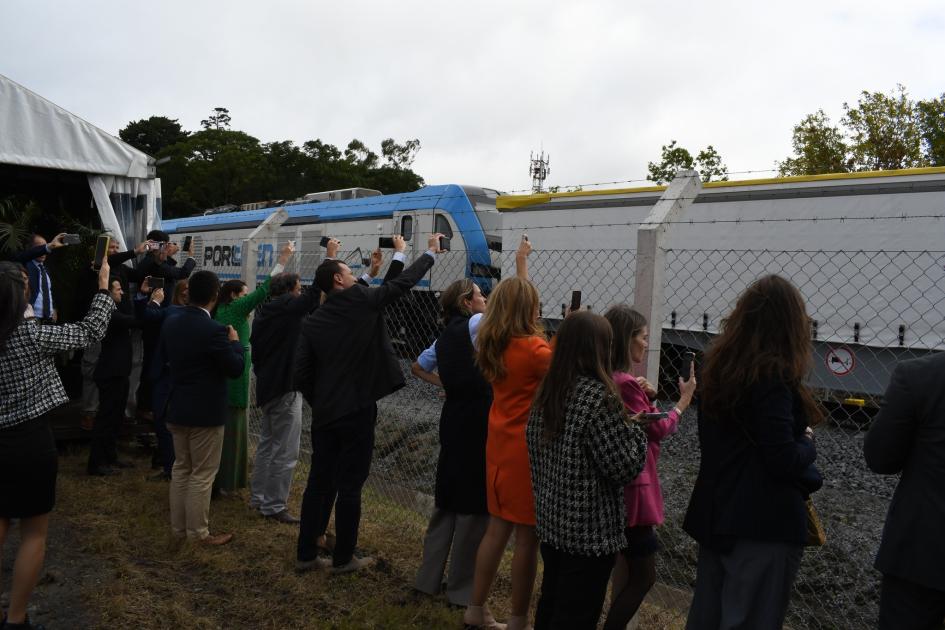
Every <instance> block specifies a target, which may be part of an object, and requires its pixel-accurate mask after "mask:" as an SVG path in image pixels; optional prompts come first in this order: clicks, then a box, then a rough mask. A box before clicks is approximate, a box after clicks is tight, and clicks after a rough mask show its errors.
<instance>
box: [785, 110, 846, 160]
mask: <svg viewBox="0 0 945 630" xmlns="http://www.w3.org/2000/svg"><path fill="white" fill-rule="evenodd" d="M791 145H792V146H793V147H794V156H793V157H789V158H787V159H785V160H784V161H783V162H779V163H778V172H779V174H780V175H781V177H785V176H788V175H817V174H819V173H843V172H846V171H848V170H850V164H849V161H848V159H847V152H848V148H847V145H846V142H845V141H844V138H843V132H841V131H840V129H838V128H837V127H835V126H832V125H831V124H830V119H829V118H828V117H827V114H825V113H824V110H822V109H818V110H817V112H816V113H814V114H808V115H807V116H805V117H804V119H803V120H801V122H799V123H798V124H796V125H794V134H793V136H792V138H791Z"/></svg>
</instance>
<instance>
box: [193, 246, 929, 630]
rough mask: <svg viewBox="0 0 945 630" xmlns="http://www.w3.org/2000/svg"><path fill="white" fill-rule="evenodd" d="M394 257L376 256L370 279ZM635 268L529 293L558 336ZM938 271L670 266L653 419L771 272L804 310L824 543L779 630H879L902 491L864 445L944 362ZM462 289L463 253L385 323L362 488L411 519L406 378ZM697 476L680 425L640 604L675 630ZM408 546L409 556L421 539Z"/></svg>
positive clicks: (925, 265) (411, 407)
mask: <svg viewBox="0 0 945 630" xmlns="http://www.w3.org/2000/svg"><path fill="white" fill-rule="evenodd" d="M302 245H303V247H302V251H301V253H300V254H299V255H297V256H296V257H295V258H294V259H293V260H292V261H291V262H290V264H289V266H288V270H289V271H293V272H297V273H299V274H300V275H301V277H302V280H303V282H304V283H310V282H311V281H312V277H313V276H314V270H315V268H316V266H317V264H318V263H319V262H320V261H321V260H322V251H321V250H319V249H318V248H317V247H314V245H316V243H303V244H302ZM199 246H200V247H202V248H204V250H206V248H208V247H209V248H210V251H211V254H209V256H210V258H208V259H207V261H208V262H210V263H212V262H213V253H212V252H213V248H214V247H216V245H215V244H214V243H212V242H210V241H206V242H203V243H200V244H199ZM198 249H199V248H198ZM260 255H262V254H260ZM390 256H391V252H390V250H386V251H385V253H384V261H383V265H382V274H381V275H383V271H384V270H386V268H387V265H388V264H389V260H390ZM339 257H340V258H342V259H344V260H346V261H347V262H348V263H349V264H350V265H351V266H352V268H353V269H354V271H355V275H360V273H362V272H364V271H365V270H366V268H367V267H368V266H369V265H370V260H369V259H370V252H360V251H354V252H350V251H343V252H341V254H340V255H339ZM500 258H501V274H502V275H503V276H510V275H513V274H514V273H515V263H514V254H513V253H510V252H505V253H503V254H502V255H501V257H500ZM636 260H637V256H636V253H635V252H634V251H632V250H596V251H587V250H584V251H576V250H574V251H535V252H533V253H532V255H531V256H530V257H529V259H528V266H529V274H530V277H531V279H532V281H533V282H534V283H535V284H536V286H537V287H538V289H539V292H540V295H541V299H542V315H543V317H544V318H545V320H546V324H547V328H548V329H549V330H551V331H553V330H554V329H555V327H556V324H557V323H558V322H559V321H560V318H561V315H562V309H563V305H565V304H567V303H568V302H569V301H570V296H571V291H572V290H576V289H577V290H581V291H582V297H583V305H584V306H585V307H587V308H591V309H593V310H594V311H596V312H603V311H605V310H606V308H607V307H608V306H610V305H612V304H617V303H627V304H633V298H634V291H633V285H634V273H635V266H636ZM260 262H261V265H260V274H264V273H268V264H263V263H269V262H270V261H269V260H265V261H263V260H260ZM408 263H409V260H408ZM206 266H207V268H213V266H212V265H210V264H207V265H206ZM943 271H945V252H906V251H897V252H890V251H877V252H842V251H835V252H831V251H756V250H726V251H721V250H668V251H667V252H666V258H665V287H664V293H663V318H664V320H663V332H662V356H661V362H660V400H661V403H660V404H662V405H664V406H666V407H670V406H671V405H672V404H673V402H674V400H675V396H676V394H677V391H676V386H675V381H676V378H677V376H678V374H679V372H680V369H681V366H682V362H683V359H682V353H683V352H686V351H694V352H695V353H696V355H697V364H698V362H699V360H700V358H701V353H702V351H703V350H704V348H705V347H706V345H707V343H708V342H709V341H710V340H711V338H712V336H713V335H714V334H715V333H716V332H717V331H718V328H719V325H720V322H721V319H722V318H723V317H725V315H726V314H727V313H728V312H730V310H731V309H732V307H733V306H734V303H735V300H736V299H737V297H738V295H739V293H740V292H741V291H742V290H743V289H744V288H745V287H746V286H747V285H748V284H749V283H750V282H752V281H753V280H755V279H756V278H758V277H760V276H761V275H763V274H765V273H777V274H780V275H782V276H784V277H786V278H788V279H790V280H791V281H792V282H793V283H794V284H795V285H796V286H797V287H798V288H799V289H800V290H801V292H802V294H803V295H804V296H805V298H806V300H807V305H808V313H809V316H810V318H811V340H812V344H813V346H814V356H815V368H814V370H813V372H812V374H811V384H812V385H813V386H814V387H815V388H816V390H817V391H818V393H819V398H820V399H821V400H822V401H823V402H824V405H825V408H826V409H827V412H828V415H827V418H828V420H827V422H825V423H824V424H823V425H822V426H821V427H819V428H818V429H817V431H816V435H817V437H816V444H817V447H818V460H817V464H818V466H819V467H820V469H821V471H822V472H823V476H824V478H825V485H824V488H823V489H822V490H821V491H820V492H818V493H817V494H816V495H815V497H814V502H815V504H816V507H817V509H818V511H819V513H820V515H821V518H822V520H823V522H824V526H825V529H826V532H827V544H826V545H825V546H824V547H821V548H809V549H807V550H806V552H805V554H804V560H803V562H802V565H801V570H800V574H799V576H798V579H797V581H796V583H795V592H794V596H793V598H792V602H791V606H790V610H789V616H788V622H787V624H788V626H790V627H795V628H863V627H869V626H871V625H874V623H875V619H876V617H877V602H878V593H879V589H878V580H879V574H878V573H877V572H876V571H874V570H873V568H872V560H873V556H874V554H875V552H876V549H877V547H878V544H879V539H880V534H881V531H882V526H883V521H884V518H885V513H886V510H887V508H888V505H889V501H890V499H891V497H892V492H893V490H894V488H895V484H896V481H897V480H896V478H894V477H882V476H879V475H875V474H873V473H871V472H870V471H869V470H868V469H867V468H866V465H865V462H864V460H863V456H862V442H863V438H864V434H865V430H866V429H867V428H868V426H869V422H870V419H871V417H872V415H873V414H874V412H875V410H876V408H877V405H878V404H879V403H880V402H881V398H882V394H883V391H884V390H885V387H886V384H887V383H888V380H889V375H890V373H891V370H892V369H893V367H894V366H895V364H896V363H897V362H898V361H901V360H904V359H908V358H914V357H919V356H923V355H926V354H928V353H930V352H935V351H940V350H942V349H943V348H945V332H943V331H945V328H943V324H942V322H943V321H945V293H943V291H945V279H943ZM469 275H470V266H469V264H468V261H467V259H466V252H460V251H456V252H450V253H447V254H443V255H441V256H439V257H438V261H437V263H436V265H435V266H434V268H433V270H432V271H431V272H430V274H429V275H428V276H427V278H426V279H425V280H424V281H423V282H422V283H421V284H420V285H418V287H417V288H416V289H415V290H414V291H412V292H411V294H410V295H408V296H407V297H406V298H405V299H404V300H402V301H401V302H400V303H398V304H397V305H395V306H394V307H392V308H391V309H390V310H389V311H388V313H387V317H388V328H389V331H390V335H391V339H392V341H393V342H394V345H395V350H396V352H397V353H398V355H399V358H400V361H401V365H402V371H403V373H404V374H405V376H406V378H407V385H406V387H404V388H403V389H401V390H400V391H398V392H396V393H395V394H393V395H391V396H388V397H387V398H385V399H383V400H382V401H381V402H380V403H379V414H378V424H377V436H376V447H375V453H374V462H373V467H372V476H371V479H370V482H369V483H370V484H371V485H372V486H373V487H374V488H375V489H376V490H377V491H378V492H379V493H380V494H381V496H383V497H385V499H389V500H390V501H392V502H394V503H396V504H398V505H401V506H402V507H403V508H404V509H405V510H409V511H411V512H419V513H422V514H427V513H429V510H430V509H431V508H432V494H433V483H434V474H435V467H436V459H437V454H438V448H439V447H438V441H437V440H438V421H439V416H440V410H441V406H442V402H443V399H442V394H441V393H440V392H439V391H438V390H437V389H436V388H435V387H433V386H431V385H429V384H427V383H425V382H423V381H421V380H419V379H417V378H416V377H414V376H413V375H412V374H411V372H410V364H411V362H412V361H413V360H414V359H415V358H416V356H417V355H418V354H419V352H420V351H422V350H423V349H424V348H425V347H427V345H428V344H429V343H431V342H432V341H433V340H434V339H435V338H436V335H437V333H438V330H439V328H438V326H439V320H438V308H437V304H436V297H437V293H438V291H440V290H442V289H443V288H445V286H446V285H448V284H449V283H450V282H451V281H453V280H455V279H458V278H462V277H466V276H469ZM496 275H498V274H496ZM262 278H264V276H262V275H261V276H260V279H262ZM474 279H475V280H476V281H477V282H481V283H483V284H482V286H483V287H484V288H485V289H488V288H490V287H491V286H494V284H492V283H490V282H489V280H488V279H484V278H481V277H479V278H474ZM495 280H497V278H496V279H495ZM495 280H493V282H494V281H495ZM374 282H375V283H378V282H380V280H379V279H375V280H374ZM308 413H309V412H308V409H307V407H306V419H305V424H304V427H305V428H304V437H303V453H304V455H303V457H304V458H307V457H308V454H309V453H310V452H311V445H310V442H309V438H308V427H309V416H308ZM250 423H251V427H250V431H251V434H255V433H257V432H258V426H259V424H258V423H259V412H258V409H256V408H255V407H254V408H253V409H252V410H251V414H250ZM698 466H699V447H698V436H697V430H696V417H695V413H694V412H692V411H690V412H687V413H686V414H685V417H684V418H683V420H682V422H681V424H680V429H679V432H678V433H677V434H676V435H674V436H671V437H670V438H668V439H667V440H666V441H665V442H664V445H663V450H662V457H661V461H660V477H661V481H662V484H663V494H664V497H665V502H666V522H665V524H664V525H663V526H662V527H661V528H659V530H658V531H659V538H660V542H661V544H662V548H663V549H662V551H661V553H660V554H659V555H658V582H659V585H658V586H657V588H655V589H654V590H653V591H652V593H651V595H650V598H649V601H650V602H651V603H652V604H653V605H655V606H657V607H659V608H661V609H663V611H664V613H663V614H661V616H660V619H673V620H674V621H672V623H673V624H676V623H681V622H682V621H683V620H684V619H685V615H686V611H687V609H688V605H689V600H690V598H691V591H692V588H693V586H694V584H695V566H696V551H697V550H696V545H695V543H694V542H693V541H692V540H691V539H690V538H689V537H688V536H687V535H686V534H685V533H684V532H683V531H682V529H681V525H682V520H683V516H684V514H685V510H686V507H687V504H688V500H689V496H690V493H691V491H692V486H693V482H694V480H695V477H696V474H697V471H698ZM405 518H406V516H405ZM411 518H412V520H416V516H411ZM415 546H416V553H417V556H418V557H419V555H420V554H421V549H422V540H420V539H419V538H418V539H417V540H416V541H415Z"/></svg>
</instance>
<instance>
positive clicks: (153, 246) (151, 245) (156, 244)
mask: <svg viewBox="0 0 945 630" xmlns="http://www.w3.org/2000/svg"><path fill="white" fill-rule="evenodd" d="M163 247H164V243H162V242H161V241H148V249H149V250H150V251H152V252H153V251H156V250H158V249H162V248H163Z"/></svg>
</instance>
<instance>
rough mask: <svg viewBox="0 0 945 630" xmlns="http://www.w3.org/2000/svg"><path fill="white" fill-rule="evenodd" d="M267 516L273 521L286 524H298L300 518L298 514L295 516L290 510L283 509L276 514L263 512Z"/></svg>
mask: <svg viewBox="0 0 945 630" xmlns="http://www.w3.org/2000/svg"><path fill="white" fill-rule="evenodd" d="M263 516H265V517H266V518H268V519H269V520H272V521H277V522H279V523H285V524H286V525H298V524H299V519H298V517H296V516H293V515H292V514H290V513H289V510H287V509H286V510H282V511H281V512H276V513H275V514H263Z"/></svg>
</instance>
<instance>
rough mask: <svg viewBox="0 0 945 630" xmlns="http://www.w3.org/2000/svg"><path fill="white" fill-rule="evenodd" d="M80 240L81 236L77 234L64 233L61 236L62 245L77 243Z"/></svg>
mask: <svg viewBox="0 0 945 630" xmlns="http://www.w3.org/2000/svg"><path fill="white" fill-rule="evenodd" d="M81 242H82V237H81V236H79V235H78V234H66V235H64V236H63V237H62V243H63V245H78V244H79V243H81Z"/></svg>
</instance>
